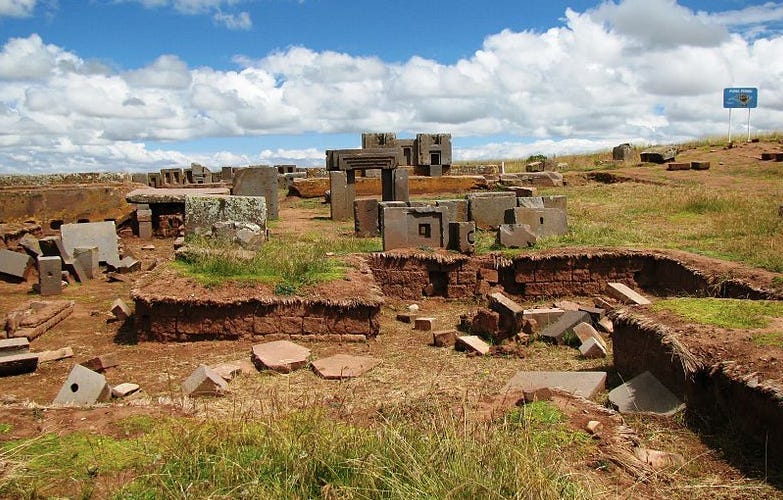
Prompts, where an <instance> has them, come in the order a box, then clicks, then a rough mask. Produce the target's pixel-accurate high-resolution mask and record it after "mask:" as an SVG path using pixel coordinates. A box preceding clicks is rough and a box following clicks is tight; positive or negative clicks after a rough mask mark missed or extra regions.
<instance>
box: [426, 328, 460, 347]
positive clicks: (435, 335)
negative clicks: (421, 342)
mask: <svg viewBox="0 0 783 500" xmlns="http://www.w3.org/2000/svg"><path fill="white" fill-rule="evenodd" d="M456 342H457V330H440V331H437V332H432V345H434V346H435V347H453V346H454V344H455V343H456Z"/></svg>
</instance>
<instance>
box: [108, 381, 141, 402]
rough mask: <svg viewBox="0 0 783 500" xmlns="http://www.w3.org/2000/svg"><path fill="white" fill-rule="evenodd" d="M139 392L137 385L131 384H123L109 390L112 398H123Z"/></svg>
mask: <svg viewBox="0 0 783 500" xmlns="http://www.w3.org/2000/svg"><path fill="white" fill-rule="evenodd" d="M138 390H139V384H131V383H130V382H124V383H122V384H118V385H115V386H114V387H112V388H111V396H112V397H113V398H125V397H128V396H130V395H131V394H133V393H134V392H136V391H138Z"/></svg>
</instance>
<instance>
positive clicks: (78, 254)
mask: <svg viewBox="0 0 783 500" xmlns="http://www.w3.org/2000/svg"><path fill="white" fill-rule="evenodd" d="M73 260H74V261H75V262H78V263H79V265H80V266H81V267H82V269H84V274H85V275H86V276H87V277H88V278H90V279H93V278H96V277H97V276H98V274H99V273H100V271H101V268H100V265H99V263H98V261H99V257H98V247H95V246H93V247H75V248H74V249H73Z"/></svg>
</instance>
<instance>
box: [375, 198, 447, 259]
mask: <svg viewBox="0 0 783 500" xmlns="http://www.w3.org/2000/svg"><path fill="white" fill-rule="evenodd" d="M382 214H383V215H382V218H381V233H382V235H383V249H384V251H386V250H390V249H392V248H418V247H430V248H444V247H445V246H446V245H447V243H448V223H449V221H448V215H447V214H446V210H445V209H444V208H442V207H399V208H396V207H386V208H384V209H383V212H382Z"/></svg>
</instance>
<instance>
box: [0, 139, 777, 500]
mask: <svg viewBox="0 0 783 500" xmlns="http://www.w3.org/2000/svg"><path fill="white" fill-rule="evenodd" d="M769 150H771V149H770V145H763V144H762V145H752V144H748V145H744V144H743V145H741V146H740V147H737V148H735V149H734V150H733V151H731V154H733V155H736V157H737V158H738V159H740V160H742V159H744V158H746V159H747V161H748V163H750V162H752V161H753V160H752V159H753V158H755V157H757V156H759V155H760V153H761V151H769ZM691 154H693V158H691V159H701V160H707V161H713V162H714V165H717V164H718V163H719V162H720V161H724V162H726V161H728V160H726V156H725V154H726V152H725V151H721V152H717V151H716V152H715V153H714V154H713V153H711V152H686V153H685V154H683V161H685V160H686V157H689V156H690V155H691ZM678 160H679V158H678ZM781 168H783V167H781ZM661 172H662V170H661V168H659V167H653V168H652V169H651V168H650V167H629V168H627V169H623V171H622V173H623V174H624V175H628V176H636V177H638V178H640V179H649V180H655V181H659V180H660V177H661V175H664V176H666V177H671V179H673V180H677V179H679V177H683V178H685V176H693V175H701V174H703V173H704V172H691V171H686V172H663V174H662V173H661ZM705 178H706V177H705ZM708 179H709V180H708V181H706V187H707V188H709V186H710V185H711V183H714V184H715V185H716V186H717V185H724V183H728V182H729V179H730V176H729V175H728V174H726V175H722V174H721V173H720V171H719V169H714V171H710V176H709V177H708ZM298 203H299V202H298V200H295V199H287V200H285V201H282V202H281V206H280V219H281V222H280V223H276V224H274V225H273V226H272V230H271V237H274V235H275V233H280V232H286V231H291V232H298V233H301V232H319V231H334V232H337V233H341V234H351V232H352V231H351V227H350V226H349V225H347V224H339V225H335V224H332V223H331V222H330V221H328V206H314V207H312V208H297V205H298ZM146 244H148V242H142V241H140V240H139V239H138V238H136V237H132V236H131V237H124V238H123V245H124V247H125V248H127V249H129V250H130V251H131V252H132V253H133V255H135V256H136V258H138V259H139V260H141V261H142V269H147V268H149V267H150V266H151V265H152V264H153V263H157V264H158V265H160V264H162V263H165V262H167V261H169V260H171V259H172V257H173V246H172V240H171V239H155V240H154V246H155V248H154V249H153V250H142V246H144V245H146ZM145 274H146V272H145V271H141V272H139V273H133V274H128V275H124V276H126V277H127V281H124V282H111V281H108V280H107V279H106V278H105V277H104V276H101V277H99V278H97V279H94V280H91V281H90V282H88V283H85V284H78V283H77V284H73V285H71V286H69V287H67V288H66V289H65V290H64V292H63V294H62V296H61V297H60V298H61V299H67V300H73V301H75V309H74V312H73V314H72V315H71V316H70V317H68V318H67V319H66V320H64V321H63V322H62V323H60V324H59V325H57V326H56V327H55V328H53V329H52V330H50V331H49V332H47V333H45V334H44V335H42V336H41V337H39V338H37V339H35V340H33V341H32V343H31V350H32V351H34V352H37V351H44V350H54V349H59V348H61V347H65V346H70V347H71V348H72V349H73V352H74V357H73V358H70V359H64V360H60V361H54V362H48V363H42V364H40V365H39V367H38V370H37V371H36V372H35V373H31V374H26V375H18V376H11V377H2V378H0V422H4V423H9V424H11V426H12V427H11V430H10V432H8V433H7V434H4V435H2V436H0V439H1V440H8V439H15V438H20V437H31V436H34V435H37V434H39V433H42V432H69V431H73V430H90V431H93V432H97V433H105V434H111V433H114V432H117V430H116V428H115V427H113V426H112V422H115V421H117V420H119V419H122V418H124V417H126V416H129V415H133V414H152V415H159V414H161V415H162V414H167V415H189V416H194V417H203V416H209V417H231V416H237V415H242V416H244V417H253V416H255V417H262V416H275V415H280V414H285V413H287V412H289V411H292V410H295V409H298V408H304V407H308V406H312V405H322V406H324V407H326V408H328V409H329V410H330V412H331V413H332V414H333V415H334V416H335V418H341V419H345V420H347V421H351V422H357V423H367V422H372V421H374V420H375V419H377V418H378V415H379V411H383V410H384V409H392V408H396V407H401V406H409V407H411V408H414V407H415V405H416V404H423V403H425V402H426V403H428V404H433V403H436V404H441V405H444V406H447V407H452V408H455V409H463V410H466V411H467V413H468V414H469V415H471V416H472V417H473V418H481V416H482V415H485V414H486V410H487V402H488V401H489V402H490V406H493V405H494V404H495V403H496V402H497V399H496V398H498V396H499V395H500V394H499V392H500V391H501V389H502V387H503V386H504V385H505V383H506V381H507V380H508V379H509V378H511V377H512V376H513V375H514V373H515V372H517V371H519V370H558V371H571V370H604V371H607V372H608V374H609V378H608V382H607V383H608V385H609V386H614V385H617V384H618V383H619V380H618V377H617V375H616V373H615V372H614V370H613V367H612V358H611V355H610V357H608V358H606V359H601V360H586V359H582V358H580V356H579V352H578V350H576V349H573V348H570V347H565V346H550V345H545V344H542V343H537V342H536V343H533V344H531V345H530V346H527V347H523V348H521V349H520V350H519V351H518V352H517V353H516V354H515V355H508V356H487V357H471V356H468V355H466V354H464V353H460V352H456V351H454V350H452V349H444V348H436V347H433V346H431V345H430V344H431V341H432V336H431V333H429V332H420V331H416V330H413V329H412V326H411V325H409V324H404V323H401V322H398V321H396V319H395V316H396V314H397V313H398V312H402V311H405V310H407V306H408V305H409V302H404V301H400V300H396V299H393V298H388V297H387V298H386V304H385V306H384V307H383V309H382V315H381V320H380V323H381V328H380V335H379V336H378V338H377V339H376V340H374V341H370V342H366V343H345V344H333V343H319V342H312V343H307V344H306V347H308V348H310V349H311V350H312V358H313V359H318V358H323V357H326V356H329V355H332V354H336V353H344V354H354V355H369V356H373V357H377V358H380V359H381V360H382V364H381V365H380V366H378V367H377V368H375V369H374V370H372V371H370V372H369V373H367V374H365V375H364V376H362V377H359V378H357V379H353V380H345V381H332V380H323V379H321V378H319V377H318V376H317V375H315V374H314V373H313V372H312V371H310V370H309V369H302V370H298V371H296V372H294V373H291V374H288V375H280V374H273V373H267V372H255V373H250V374H244V375H241V376H239V377H238V378H237V379H235V380H233V381H232V382H231V383H230V386H229V387H230V393H229V394H228V395H227V396H225V397H223V398H219V399H212V398H207V399H201V400H188V399H185V398H183V397H182V393H181V389H180V384H181V383H182V381H183V380H185V378H187V376H188V375H190V373H191V372H192V371H193V370H194V369H195V368H196V367H197V366H198V365H200V364H207V365H215V364H218V363H221V362H226V361H235V360H249V358H250V353H251V347H252V342H251V341H203V342H184V343H167V344H161V343H155V342H141V343H137V342H136V341H135V340H134V335H133V334H132V331H133V328H132V324H131V323H130V322H128V323H122V322H118V321H116V320H114V318H113V315H112V314H111V313H110V312H109V308H110V306H111V304H112V302H113V301H114V300H115V299H116V298H122V299H123V300H125V301H127V302H128V303H129V304H131V301H130V291H131V289H132V288H133V286H134V284H135V283H136V282H137V281H138V280H139V279H142V278H143V277H144V276H145ZM31 285H32V283H31V282H28V283H22V284H13V283H6V282H2V281H0V319H1V318H3V317H4V316H5V315H6V314H7V313H8V312H9V311H11V310H13V309H15V308H16V307H18V306H20V305H21V304H23V303H25V302H27V301H30V300H35V299H37V298H39V296H38V295H36V294H34V293H33V292H32V291H31ZM571 299H572V300H575V301H578V302H582V303H584V304H586V305H587V304H590V303H591V301H590V299H589V298H584V297H582V298H578V297H577V298H571ZM416 303H417V304H418V305H419V306H420V307H421V309H420V313H421V314H423V315H427V316H432V317H435V318H436V322H437V329H448V328H454V327H455V326H456V325H457V324H458V323H459V316H460V315H461V314H465V313H468V312H471V311H473V310H475V309H477V308H478V307H479V306H480V305H481V304H478V303H475V302H471V301H447V300H444V299H439V298H422V299H421V300H419V301H416ZM523 305H529V304H523ZM777 326H780V325H777ZM706 334H707V335H708V336H709V338H711V339H712V340H715V338H717V337H719V338H720V342H718V343H717V345H718V348H717V349H715V350H714V353H717V355H718V357H720V355H721V353H723V352H733V347H732V346H734V345H737V344H738V343H741V344H742V345H745V344H746V343H748V342H749V340H748V338H747V337H748V334H747V332H744V333H743V332H737V333H734V332H728V333H727V332H723V331H718V330H717V329H711V330H709V331H706ZM735 338H736V342H734V341H733V340H732V339H735ZM727 343H728V344H731V345H727ZM779 351H781V350H780V349H778V350H777V351H776V352H774V353H772V354H759V353H758V352H755V351H754V352H752V353H747V359H750V360H751V361H750V362H751V363H752V366H753V369H758V370H759V371H760V370H761V369H763V368H764V367H769V368H771V369H773V370H778V374H779V365H778V364H777V363H778V362H779V361H780V360H783V352H779ZM103 354H115V355H116V356H117V358H118V359H119V361H120V364H119V365H118V366H116V367H113V368H110V369H109V370H108V371H107V372H106V374H105V375H106V378H107V381H108V382H109V384H110V385H117V384H119V383H122V382H133V383H136V384H139V385H140V386H141V388H142V391H143V394H142V395H141V396H140V397H136V398H134V399H131V400H129V401H120V402H114V403H110V404H105V405H98V406H97V407H95V408H57V407H53V406H51V401H52V400H53V399H54V397H55V395H56V394H57V392H58V391H59V389H60V386H61V385H62V383H63V381H64V380H65V379H66V377H67V376H68V373H69V372H70V370H71V368H72V367H73V365H74V364H75V363H80V362H83V361H86V360H88V359H90V358H92V357H94V356H99V355H103ZM764 358H766V359H764ZM756 360H757V361H756ZM770 363H771V364H770ZM604 397H605V396H604ZM506 403H507V402H506ZM504 404H505V403H504ZM569 404H571V405H573V403H569ZM500 406H503V405H502V404H501V405H500ZM566 406H567V405H566ZM569 411H570V413H569V412H566V413H567V414H568V415H569V418H570V419H571V421H572V423H573V425H574V427H575V428H578V429H583V428H584V424H585V421H586V418H588V417H589V416H590V415H591V413H590V412H591V411H594V409H591V407H590V406H584V407H582V406H579V407H578V408H577V409H573V408H572V409H571V410H569ZM595 415H596V418H598V415H599V413H595ZM602 418H603V417H602ZM627 421H628V423H629V425H631V426H632V427H635V428H636V430H637V433H638V436H639V439H640V441H641V443H642V444H643V445H644V446H647V447H650V448H655V449H659V450H663V451H668V452H673V453H677V454H679V455H681V456H683V457H686V464H685V465H683V466H680V467H679V468H677V469H676V470H670V471H667V472H665V473H660V474H658V475H657V476H655V477H653V478H651V479H650V480H649V481H648V483H645V484H642V483H639V482H638V481H637V480H636V478H634V477H633V475H631V474H628V473H627V472H624V471H622V470H621V469H618V468H613V469H611V471H610V472H605V471H603V472H602V471H601V470H599V469H596V468H595V464H575V467H577V468H578V469H579V470H582V471H587V472H589V473H590V474H591V475H592V476H593V477H594V478H595V480H596V481H597V482H599V483H601V484H603V485H604V487H605V490H606V491H607V494H609V495H611V496H620V497H628V498H632V497H638V496H645V497H647V496H649V497H666V496H674V497H692V496H700V497H702V496H710V497H714V496H723V497H733V498H739V497H756V496H757V494H758V491H756V490H754V489H752V488H751V489H743V487H744V486H747V485H748V478H747V477H746V476H745V475H744V474H743V472H742V471H740V470H739V469H738V468H736V467H735V466H733V465H731V464H730V463H729V462H728V461H727V460H726V459H725V458H724V457H723V455H722V453H721V452H720V451H717V450H715V449H713V448H710V447H708V446H707V445H706V444H705V443H704V442H703V441H702V439H701V438H700V437H699V436H698V435H696V434H694V433H693V432H692V431H690V430H689V429H688V428H687V427H685V426H684V425H683V424H682V422H681V421H680V420H679V419H672V418H668V419H664V418H657V417H650V416H647V417H644V416H641V417H630V418H629V419H627ZM774 493H775V492H774V491H773V492H772V494H774ZM705 494H706V495H705ZM769 494H770V490H769V489H765V490H764V495H769Z"/></svg>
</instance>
